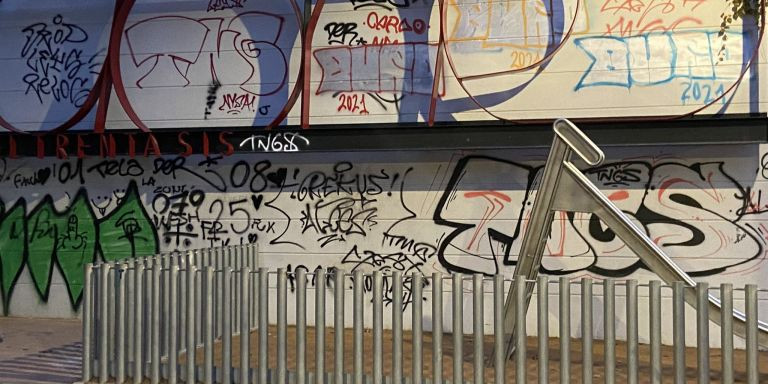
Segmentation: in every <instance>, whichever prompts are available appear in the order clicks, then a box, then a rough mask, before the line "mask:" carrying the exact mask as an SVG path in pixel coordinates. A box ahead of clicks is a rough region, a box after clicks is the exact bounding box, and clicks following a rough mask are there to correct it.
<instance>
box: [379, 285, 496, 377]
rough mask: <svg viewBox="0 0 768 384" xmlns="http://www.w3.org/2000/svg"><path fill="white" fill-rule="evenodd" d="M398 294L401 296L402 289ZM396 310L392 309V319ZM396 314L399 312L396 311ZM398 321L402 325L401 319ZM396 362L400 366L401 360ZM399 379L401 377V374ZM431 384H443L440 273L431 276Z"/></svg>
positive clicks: (441, 287) (441, 286) (441, 290)
mask: <svg viewBox="0 0 768 384" xmlns="http://www.w3.org/2000/svg"><path fill="white" fill-rule="evenodd" d="M400 283H402V280H400ZM400 294H401V295H402V289H401V291H400ZM502 294H503V293H502ZM503 304H504V303H502V305H503ZM396 308H397V307H393V308H392V309H393V312H392V316H393V319H394V317H395V310H396ZM398 309H399V308H398ZM397 312H401V311H399V310H398V311H397ZM502 316H503V314H502ZM400 321H401V324H402V318H400ZM393 322H394V320H393ZM393 327H394V326H393ZM401 350H402V347H401ZM393 358H394V357H393ZM397 360H399V361H400V363H401V364H402V359H401V358H400V359H397ZM393 376H394V375H393ZM395 377H397V376H395ZM400 377H402V373H401V375H400ZM393 382H394V381H393ZM432 384H443V275H442V274H441V273H440V272H434V273H433V274H432Z"/></svg>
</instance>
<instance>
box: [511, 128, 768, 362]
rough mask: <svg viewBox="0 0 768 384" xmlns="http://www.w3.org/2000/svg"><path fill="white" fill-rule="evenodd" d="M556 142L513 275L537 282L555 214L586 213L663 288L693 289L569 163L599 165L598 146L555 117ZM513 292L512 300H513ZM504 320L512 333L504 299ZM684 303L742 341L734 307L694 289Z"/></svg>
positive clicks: (762, 326)
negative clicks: (726, 323) (727, 326)
mask: <svg viewBox="0 0 768 384" xmlns="http://www.w3.org/2000/svg"><path fill="white" fill-rule="evenodd" d="M553 130H554V133H555V135H554V139H553V141H552V147H551V148H550V151H549V156H548V157H547V162H546V164H545V165H544V171H543V172H542V173H543V175H542V177H541V182H540V184H539V188H538V191H537V194H536V198H535V199H534V202H533V209H532V210H531V216H530V217H531V218H530V221H529V223H528V226H527V228H526V231H525V235H524V236H523V242H522V245H521V248H520V257H519V260H518V264H517V267H516V268H515V276H521V277H523V278H526V279H529V280H535V279H536V276H538V273H539V269H540V268H541V260H542V256H543V255H544V247H545V245H546V242H547V238H548V237H549V233H550V232H551V228H552V220H553V217H554V214H555V212H556V211H561V212H586V213H592V214H595V215H596V216H597V217H599V218H600V220H601V221H602V222H603V223H604V224H605V225H606V226H607V227H608V228H610V229H611V230H612V231H613V232H614V233H615V234H616V236H618V237H619V238H620V239H621V240H622V241H624V243H625V244H626V245H627V247H628V248H629V249H631V250H632V251H633V252H634V253H635V254H636V255H637V256H638V257H639V258H640V260H642V262H643V263H644V264H645V265H646V266H648V269H650V270H651V271H652V272H654V273H656V274H657V275H658V276H659V277H660V278H661V279H662V280H663V281H665V282H666V283H667V284H672V283H673V282H677V281H680V282H683V284H685V285H686V286H688V287H694V286H695V285H696V282H695V281H694V280H693V278H691V277H690V276H689V275H688V274H687V273H685V271H683V269H682V268H680V267H679V266H678V265H677V264H675V262H674V261H672V259H671V258H670V257H669V256H668V255H666V254H665V253H664V251H663V250H662V249H661V248H660V247H659V246H658V245H656V243H655V242H654V241H653V240H651V238H650V237H649V236H648V235H646V234H645V232H644V231H642V230H641V229H639V228H638V227H637V226H636V225H635V224H634V223H632V221H631V220H630V218H629V217H628V216H627V215H626V214H624V212H622V211H621V209H619V208H618V207H617V206H616V205H615V204H614V203H613V202H611V200H610V199H608V197H607V196H605V195H604V194H603V193H602V192H601V191H600V190H599V189H598V188H597V187H596V186H595V185H594V184H593V183H592V182H591V181H590V180H589V179H588V178H587V177H586V176H585V175H584V173H582V172H581V171H580V170H579V169H578V168H577V167H576V166H575V165H574V164H573V162H572V161H571V157H572V155H573V154H574V153H575V154H577V155H578V157H579V158H581V159H582V160H583V161H584V162H586V163H587V164H589V165H590V166H597V165H600V164H601V163H602V162H603V160H604V159H605V156H604V154H603V152H602V151H601V150H600V148H598V147H597V145H595V143H593V142H592V141H591V140H590V139H589V137H587V136H586V135H585V134H584V133H583V132H582V131H581V130H579V128H577V127H576V126H575V125H574V124H573V123H571V122H570V121H568V120H567V119H558V120H556V121H555V122H554V124H553ZM515 289H517V287H513V288H512V292H511V293H510V297H516V292H515ZM524 290H525V297H526V300H525V301H524V302H523V305H524V306H525V307H526V308H527V307H528V303H529V301H530V297H531V294H532V292H533V288H532V287H531V286H530V285H529V286H527V287H524ZM507 300H508V301H507V303H506V308H507V309H506V314H505V319H506V322H507V326H508V328H509V329H510V330H512V331H514V325H515V316H514V313H515V312H516V309H515V305H516V303H515V302H514V301H513V300H511V299H507ZM685 301H686V302H687V303H688V304H689V305H691V306H692V307H694V308H700V307H701V306H707V307H708V308H706V309H701V310H702V311H708V313H709V316H710V319H711V320H712V321H713V322H715V323H718V324H719V323H720V320H721V319H722V318H723V317H724V315H723V314H722V312H723V311H725V312H727V315H728V316H732V317H733V319H734V323H733V325H732V327H733V331H734V332H735V333H736V334H737V335H740V336H742V337H746V332H747V327H746V321H747V320H746V318H745V317H744V314H743V313H741V312H740V311H735V310H733V308H730V309H727V310H726V309H723V308H722V305H721V303H720V300H719V299H718V298H717V297H716V296H714V295H709V296H708V297H707V298H706V300H701V298H700V297H697V296H695V295H694V294H693V291H692V290H687V291H686V292H685ZM757 326H758V331H757V332H758V343H759V344H761V345H762V346H763V347H767V348H768V324H767V323H762V322H758V325H757ZM512 340H513V337H512V336H511V335H510V336H508V345H507V347H506V351H505V353H506V354H508V355H509V354H511V353H512V351H514V343H513V342H512Z"/></svg>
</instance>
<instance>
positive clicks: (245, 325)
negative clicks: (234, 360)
mask: <svg viewBox="0 0 768 384" xmlns="http://www.w3.org/2000/svg"><path fill="white" fill-rule="evenodd" d="M250 285H251V268H250V267H249V266H246V267H245V268H243V269H242V270H241V271H240V383H244V384H245V383H248V382H249V381H250V374H249V373H250V372H249V370H250V366H251V364H250V362H251V349H250V347H251V345H250V340H251V334H250V333H251V321H250V313H251V311H250V309H249V307H250V305H249V304H250V302H251V298H250V292H251V287H250Z"/></svg>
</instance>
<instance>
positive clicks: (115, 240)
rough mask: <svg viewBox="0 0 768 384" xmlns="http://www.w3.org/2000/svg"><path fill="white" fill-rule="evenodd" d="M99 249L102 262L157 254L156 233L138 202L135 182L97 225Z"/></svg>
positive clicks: (142, 206)
mask: <svg viewBox="0 0 768 384" xmlns="http://www.w3.org/2000/svg"><path fill="white" fill-rule="evenodd" d="M99 246H100V248H101V257H102V258H104V260H105V261H116V260H123V259H128V258H134V257H137V256H149V255H153V254H155V253H157V250H158V240H157V233H156V232H155V227H154V226H153V225H152V221H151V220H150V218H149V215H148V214H147V212H146V211H145V210H144V204H142V203H141V199H139V191H138V187H137V186H136V182H135V181H131V182H130V184H129V185H128V188H127V189H126V192H125V196H123V198H122V201H121V202H120V205H119V206H118V207H117V208H115V210H114V211H112V212H110V213H109V214H108V215H107V216H105V217H104V218H103V219H102V220H101V222H100V223H99Z"/></svg>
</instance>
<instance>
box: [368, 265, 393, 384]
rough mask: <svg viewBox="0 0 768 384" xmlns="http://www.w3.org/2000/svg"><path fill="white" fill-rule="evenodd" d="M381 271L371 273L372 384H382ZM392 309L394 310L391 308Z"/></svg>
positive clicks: (382, 317) (382, 307)
mask: <svg viewBox="0 0 768 384" xmlns="http://www.w3.org/2000/svg"><path fill="white" fill-rule="evenodd" d="M382 286H383V281H382V276H381V271H374V272H373V384H382V383H383V381H384V375H383V371H384V370H383V362H382V360H383V354H384V341H383V340H382V338H383V337H382V336H383V328H384V327H383V323H384V292H383V288H382ZM393 309H394V308H393Z"/></svg>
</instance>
